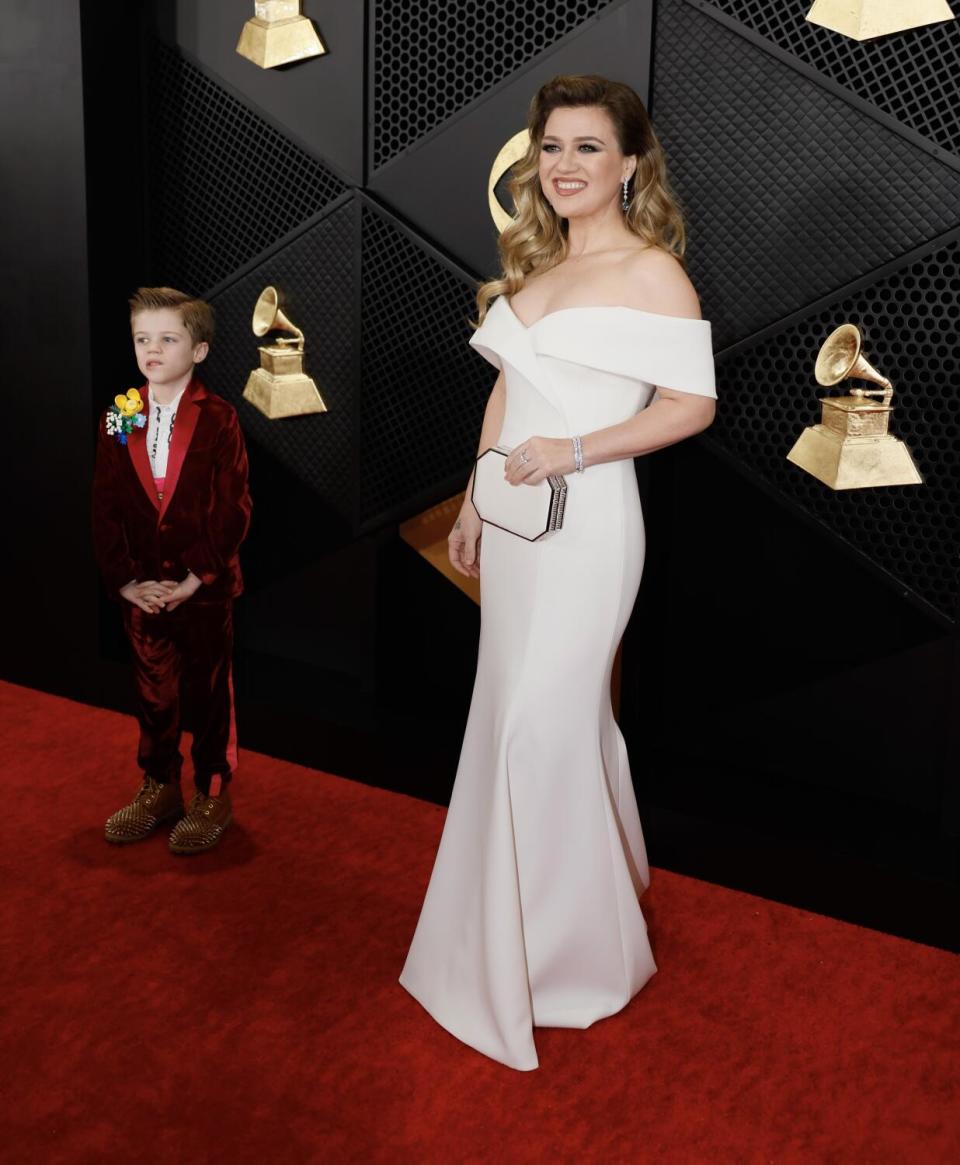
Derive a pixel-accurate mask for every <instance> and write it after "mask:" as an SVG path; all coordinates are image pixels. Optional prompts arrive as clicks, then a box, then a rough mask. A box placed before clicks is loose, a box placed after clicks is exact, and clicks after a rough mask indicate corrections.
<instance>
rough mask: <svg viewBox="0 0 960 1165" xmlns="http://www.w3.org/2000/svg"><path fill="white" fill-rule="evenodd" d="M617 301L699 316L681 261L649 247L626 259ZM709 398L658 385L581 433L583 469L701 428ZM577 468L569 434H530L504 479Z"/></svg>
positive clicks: (531, 480) (539, 477)
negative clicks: (633, 406)
mask: <svg viewBox="0 0 960 1165" xmlns="http://www.w3.org/2000/svg"><path fill="white" fill-rule="evenodd" d="M622 271H623V279H624V282H623V285H622V286H621V287H620V289H619V299H620V302H621V303H623V304H624V306H625V307H638V308H640V309H641V310H643V308H644V307H645V305H646V304H649V303H651V302H656V303H657V304H658V306H659V307H661V308H662V309H663V311H662V313H661V314H665V315H673V316H680V317H683V318H686V319H700V318H701V317H700V300H699V297H698V296H697V293H696V290H695V288H694V286H693V284H692V283H691V282H690V280H689V278H688V277H687V274H686V272H685V271H684V270H683V268H682V267H681V265H680V264H679V263H678V262H677V260H676V259H675V258H674V257H673V255H671V254H669V253H667V252H666V251H663V250H660V249H656V248H650V249H648V250H647V251H646V252H642V253H640V254H639V255H636V256H635V257H634V259H633V260H632V261H631V262H630V263H628V264H626V265H625V266H624V268H623V269H622ZM715 412H716V402H715V401H714V399H713V397H710V396H701V395H699V394H698V393H693V392H681V391H680V390H678V389H675V388H657V390H656V395H655V396H654V399H653V401H652V402H651V404H650V405H649V406H648V407H647V408H645V409H644V410H643V411H642V412H640V413H637V415H636V416H634V417H631V418H630V419H629V420H628V421H622V422H621V423H620V424H618V425H611V426H610V427H609V428H607V429H597V430H596V431H594V432H592V433H582V434H580V439H581V447H582V452H583V468H584V469H586V468H587V467H588V466H591V465H602V464H603V463H604V462H605V461H620V460H622V459H624V458H627V457H641V456H642V455H643V454H644V453H654V452H656V450H657V449H665V448H666V447H667V446H668V445H675V444H676V443H677V442H678V441H682V440H683V439H684V438H685V437H692V436H693V435H694V433H699V432H702V430H704V429H706V428H707V426H708V425H710V424H711V423H712V421H713V418H714V414H715ZM575 468H576V463H575V457H574V450H573V442H572V441H571V440H570V439H569V438H567V437H562V438H553V437H531V438H529V439H528V440H527V441H524V442H522V444H520V445H518V446H517V448H516V449H514V450H513V452H512V453H511V454H510V456H509V457H508V458H507V461H506V465H505V471H506V478H507V480H508V481H509V482H511V483H512V484H513V485H520V484H521V483H526V484H527V485H537V483H538V482H541V481H543V479H544V478H545V477H549V476H550V475H551V474H554V473H571V472H572V471H573V470H574V469H575Z"/></svg>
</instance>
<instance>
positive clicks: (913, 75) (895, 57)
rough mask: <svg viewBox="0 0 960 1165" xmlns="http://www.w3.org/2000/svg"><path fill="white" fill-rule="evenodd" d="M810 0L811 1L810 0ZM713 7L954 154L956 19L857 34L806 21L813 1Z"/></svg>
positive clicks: (959, 107) (957, 131) (958, 69)
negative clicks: (867, 36) (871, 35)
mask: <svg viewBox="0 0 960 1165" xmlns="http://www.w3.org/2000/svg"><path fill="white" fill-rule="evenodd" d="M811 2H812V0H811ZM713 7H715V8H718V9H719V10H720V11H721V12H725V13H727V15H729V16H733V17H735V18H736V19H737V20H739V21H741V23H743V24H745V25H746V26H747V27H748V28H752V29H753V30H754V31H755V32H758V33H760V35H761V36H765V37H767V39H768V40H771V41H773V42H774V43H775V44H778V45H779V46H780V47H781V48H783V49H786V50H787V51H788V52H791V53H793V54H794V55H795V56H797V57H799V58H800V59H801V60H803V61H806V62H807V63H808V64H810V65H813V66H814V67H815V68H817V69H819V70H820V71H821V72H822V73H824V74H826V76H828V77H831V78H832V79H833V80H834V81H837V82H839V83H840V84H841V85H845V86H846V87H847V88H848V89H850V90H852V91H853V92H854V93H856V94H857V95H858V96H860V97H862V98H863V99H864V100H866V101H869V102H871V103H872V104H873V105H876V106H877V108H878V109H882V110H883V111H884V112H885V113H889V114H891V116H893V117H895V118H897V120H898V121H901V122H903V123H904V125H909V126H911V127H912V128H913V129H915V130H917V131H918V132H919V133H922V134H923V135H924V136H925V137H928V138H930V139H931V140H932V141H935V142H938V143H939V144H940V145H941V146H943V147H944V148H945V149H947V150H950V151H952V152H953V153H955V154H957V153H960V102H958V101H957V82H956V78H957V75H958V73H960V21H950V22H946V23H940V24H929V25H926V26H924V27H923V28H916V29H910V30H909V31H906V32H901V33H897V34H896V35H895V36H892V37H891V36H884V37H879V38H877V39H875V40H867V41H859V42H858V41H855V40H851V39H850V38H849V37H845V36H841V35H840V34H839V33H836V32H832V31H831V30H830V29H827V28H821V27H820V26H819V25H816V24H810V23H808V22H807V20H806V15H807V13H808V12H809V11H810V7H811V4H810V3H806V2H803V3H801V2H800V0H795V2H794V3H790V4H783V3H773V4H772V3H770V0H714V4H713Z"/></svg>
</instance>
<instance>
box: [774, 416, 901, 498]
mask: <svg viewBox="0 0 960 1165" xmlns="http://www.w3.org/2000/svg"><path fill="white" fill-rule="evenodd" d="M787 460H788V461H792V462H793V464H794V465H798V466H799V467H800V468H801V469H804V470H806V472H807V473H809V474H811V475H812V476H813V477H815V478H817V480H818V481H822V482H823V484H824V485H828V486H829V487H830V488H831V489H836V490H840V489H866V488H868V487H870V486H878V485H922V484H923V478H922V477H921V476H920V473H919V471H918V470H917V467H916V465H914V463H913V458H912V457H911V456H910V450H909V449H908V448H907V447H906V445H904V443H903V442H902V441H901V440H900V439H899V438H898V437H894V436H892V435H891V434H889V433H888V434H886V435H885V436H883V437H840V436H838V435H837V434H836V433H834V432H832V431H831V430H830V429H827V428H826V427H825V426H823V425H812V426H810V428H807V429H804V430H803V432H802V433H801V434H800V439H799V440H798V441H797V443H796V445H794V447H793V448H792V449H791V450H790V452H789V453H788V454H787Z"/></svg>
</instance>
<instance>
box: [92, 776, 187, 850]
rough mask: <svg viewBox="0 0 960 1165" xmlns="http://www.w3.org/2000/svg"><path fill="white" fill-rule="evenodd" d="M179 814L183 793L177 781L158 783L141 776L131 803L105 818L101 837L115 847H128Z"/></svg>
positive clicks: (150, 778)
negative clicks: (141, 780) (137, 789)
mask: <svg viewBox="0 0 960 1165" xmlns="http://www.w3.org/2000/svg"><path fill="white" fill-rule="evenodd" d="M182 814H183V794H182V793H181V792H180V782H179V781H168V782H167V783H166V784H161V783H160V782H159V781H155V780H154V779H153V777H144V779H143V784H142V785H141V786H140V791H139V792H138V793H137V795H136V797H134V799H133V800H132V801H131V802H130V804H129V805H125V806H124V807H123V808H122V809H118V810H117V812H116V813H114V815H113V816H112V817H110V818H108V820H107V824H106V825H105V826H104V831H103V836H104V837H105V838H106V840H107V841H109V842H112V843H113V844H114V845H129V844H130V843H131V842H133V841H143V839H144V838H145V837H149V836H150V834H151V833H153V831H154V830H155V829H156V828H157V826H158V825H162V824H163V823H164V822H165V821H172V820H173V819H174V818H175V817H180V816H181V815H182Z"/></svg>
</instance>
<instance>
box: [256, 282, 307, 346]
mask: <svg viewBox="0 0 960 1165" xmlns="http://www.w3.org/2000/svg"><path fill="white" fill-rule="evenodd" d="M252 327H253V334H254V335H255V336H265V335H266V334H267V332H289V333H290V334H291V335H292V336H293V337H294V338H295V340H296V342H297V344H302V343H303V332H301V331H300V329H299V328H298V327H297V326H296V324H292V323H291V322H290V321H289V320H288V319H287V317H286V316H285V315H284V314H283V312H282V311H281V310H280V297H279V296H278V294H277V289H276V288H275V287H265V288H264V289H263V291H261V292H260V298H259V299H258V300H257V303H256V306H255V307H254V309H253V323H252ZM281 343H288V344H289V343H290V341H289V340H286V341H281Z"/></svg>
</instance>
